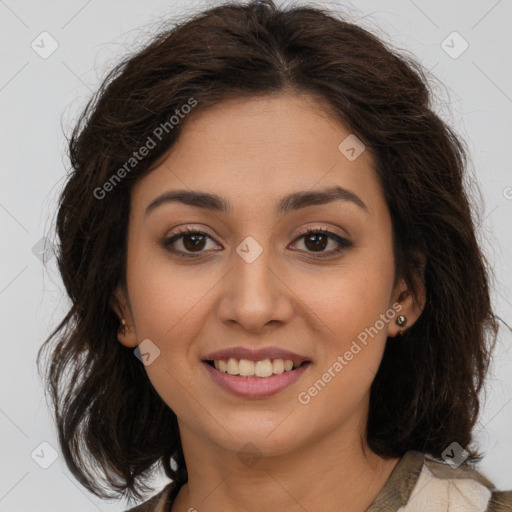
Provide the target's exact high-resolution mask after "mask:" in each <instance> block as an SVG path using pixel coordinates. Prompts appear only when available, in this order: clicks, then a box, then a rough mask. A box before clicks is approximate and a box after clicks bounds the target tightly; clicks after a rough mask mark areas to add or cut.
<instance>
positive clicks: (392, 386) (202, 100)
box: [45, 1, 512, 512]
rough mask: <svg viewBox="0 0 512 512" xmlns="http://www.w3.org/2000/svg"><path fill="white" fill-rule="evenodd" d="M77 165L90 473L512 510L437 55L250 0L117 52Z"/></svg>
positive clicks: (68, 355) (66, 341)
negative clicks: (482, 409) (493, 477)
mask: <svg viewBox="0 0 512 512" xmlns="http://www.w3.org/2000/svg"><path fill="white" fill-rule="evenodd" d="M70 157H71V162H72V167H73V171H72V173H71V175H70V176H69V178H68V180H67V183H66V187H65V189H64V191H63V193H62V196H61V201H60V207H59V214H58V219H57V230H58V235H59V237H60V241H61V247H60V253H59V256H58V262H59V269H60V272H61V274H62V278H63V281H64V284H65V286H66V290H67V292H68V294H69V296H70V298H71V300H72V303H73V306H72V308H71V310H70V311H69V313H68V314H67V316H66V317H65V319H64V320H63V321H62V323H61V324H60V325H59V326H58V327H57V329H56V330H55V331H54V332H53V333H52V335H51V337H50V338H49V340H48V341H47V343H46V344H45V346H46V348H48V349H49V348H50V346H51V345H50V344H49V343H50V341H51V339H53V338H55V339H56V346H54V347H51V349H52V352H51V361H50V365H49V366H48V368H47V372H48V374H47V375H48V385H49V389H50V392H51V395H52V398H53V401H54V406H55V415H56V419H57V426H58V433H59V441H60V444H61V448H62V451H63V455H64V457H65V460H66V462H67V464H68V466H69V468H70V469H71V471H72V472H73V473H74V475H75V476H76V478H77V479H78V480H79V481H80V482H81V483H82V484H83V485H84V486H85V487H86V488H87V489H89V490H90V491H91V492H93V493H95V494H96V495H98V496H100V497H104V498H109V497H117V496H120V495H123V494H124V495H126V496H127V497H128V498H138V499H140V498H141V497H142V494H141V493H142V492H146V491H148V490H151V488H150V487H149V486H148V482H149V477H150V476H151V475H152V472H153V471H154V470H155V469H156V468H157V467H158V465H160V464H161V465H162V467H163V469H164V470H165V473H166V475H167V476H168V477H169V478H170V479H171V480H172V482H171V483H170V484H169V485H168V486H167V487H166V488H165V489H164V490H162V491H161V492H160V493H157V494H156V495H155V496H154V497H153V498H152V499H151V500H149V501H147V502H145V503H144V504H142V505H140V506H138V507H136V508H135V509H133V510H134V511H135V510H136V511H164V510H165V511H168V510H172V511H173V512H176V511H185V510H188V511H193V510H197V511H199V512H207V511H218V510H223V511H231V510H238V511H239V510H246V511H253V510H254V511H256V510H258V511H260V510H287V511H295V510H297V511H299V510H301V511H303V510H309V511H313V510H315V511H316V510H322V511H324V512H330V511H339V510H343V511H345V512H356V511H364V510H366V511H397V510H400V511H407V512H410V511H413V510H415V511H416V510H421V511H422V512H425V511H441V510H443V511H444V510H472V511H484V510H489V511H496V510H512V492H502V491H501V492H500V491H498V490H496V489H495V488H494V487H493V486H492V484H491V483H490V482H489V481H488V480H486V479H485V477H483V476H482V475H480V474H479V473H478V472H477V471H476V470H475V469H474V467H473V466H474V463H476V462H477V461H479V460H480V459H481V458H482V455H481V454H480V453H479V452H478V451H477V448H476V447H475V446H473V443H472V440H473V439H472V429H473V426H474V424H475V421H476V418H477V415H478V410H479V400H478V393H479V391H480V390H481V388H482V385H483V382H484V378H485V375H486V371H487V367H488V364H489V360H490V355H491V350H492V347H493V344H494V341H495V339H496V333H497V322H496V319H495V316H494V314H493V312H492V309H491V305H490V300H489V289H488V269H487V268H486V266H485V262H484V259H483V256H482V253H481V252H480V249H479V247H478V244H477V242H476V238H475V227H474V224H473V222H472V219H471V209H470V204H469V199H468V196H467V193H466V191H465V190H464V187H463V185H462V182H463V178H464V173H465V164H466V154H465V149H464V145H463V143H462V142H461V141H460V140H459V139H458V138H457V135H456V134H455V133H454V132H453V131H452V130H451V129H450V128H449V127H448V126H447V125H445V124H444V123H443V122H442V121H441V120H440V119H439V117H438V116H437V115H436V114H435V113H434V112H433V111H432V110H431V108H430V93H429V89H428V86H427V83H426V79H425V77H424V75H423V71H422V68H421V67H420V66H419V65H418V64H417V63H415V62H414V61H413V60H411V59H408V58H405V57H403V56H399V55H398V54H396V53H394V52H393V51H391V50H390V49H388V48H386V47H385V46H384V44H383V43H382V42H381V41H379V40H378V39H377V38H376V37H375V36H373V35H371V34H369V33H368V32H367V31H365V30H363V29H362V28H359V27H357V26H355V25H353V24H350V23H348V22H345V21H342V20H341V19H339V18H338V17H336V15H334V14H332V13H328V12H323V11H321V10H318V9H315V8H307V7H300V8H290V9H288V10H281V9H278V8H276V6H275V5H274V4H273V3H272V2H271V1H264V2H252V3H250V4H248V5H242V4H226V5H223V6H220V7H216V8H214V9H211V10H208V11H206V12H204V13H202V14H200V15H198V16H196V17H194V18H193V19H190V20H189V21H187V22H186V23H183V24H182V25H180V26H177V27H175V28H173V29H171V30H169V31H167V32H163V33H162V34H160V35H158V36H157V37H155V39H154V41H152V42H151V43H150V44H149V45H148V46H147V47H145V48H144V49H143V50H141V51H139V52H138V53H137V54H135V55H133V56H131V57H129V58H127V59H126V61H125V62H123V63H122V64H120V65H119V66H118V67H117V68H116V69H114V70H113V71H112V72H111V74H110V75H109V77H108V78H107V79H106V80H105V82H104V84H103V86H102V87H101V89H100V90H99V92H98V94H97V96H96V97H95V98H94V99H93V100H92V101H91V102H90V104H89V105H88V107H87V109H86V111H85V112H84V113H83V115H82V117H81V119H80V122H79V123H78V125H77V127H76V129H75V131H74V133H73V135H72V137H71V141H70ZM58 333H60V334H58ZM319 475H321V478H315V476H319Z"/></svg>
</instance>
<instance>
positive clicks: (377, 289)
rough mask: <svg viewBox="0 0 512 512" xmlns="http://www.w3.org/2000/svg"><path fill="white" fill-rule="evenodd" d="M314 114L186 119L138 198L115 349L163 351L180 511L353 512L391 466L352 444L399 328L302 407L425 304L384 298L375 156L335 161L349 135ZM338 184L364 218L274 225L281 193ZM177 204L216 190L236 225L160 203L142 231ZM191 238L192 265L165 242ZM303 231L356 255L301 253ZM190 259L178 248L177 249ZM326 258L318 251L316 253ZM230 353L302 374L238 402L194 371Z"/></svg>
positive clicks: (332, 208)
mask: <svg viewBox="0 0 512 512" xmlns="http://www.w3.org/2000/svg"><path fill="white" fill-rule="evenodd" d="M323 106H325V105H323V104H322V103H321V102H320V101H319V100H318V99H314V98H313V97H310V96H305V95H302V96H297V95H290V94H285V93H280V94H274V95H271V96H265V97H255V98H251V99H243V100H242V99H240V100H230V101H226V102H223V103H222V104H219V105H217V106H215V107H213V108H211V109H208V110H205V111H198V112H195V113H194V114H193V115H192V114H191V115H190V117H189V118H188V119H187V121H186V122H187V124H186V125H185V126H184V130H183V132H182V135H181V136H180V139H179V141H178V142H177V143H176V144H175V145H174V147H173V148H172V150H171V151H170V152H169V154H168V155H167V158H166V159H165V160H164V161H162V162H161V163H160V164H159V165H158V166H157V167H156V168H155V169H154V170H153V171H152V172H150V173H149V174H148V175H147V176H145V177H144V178H142V179H141V180H140V181H139V182H137V184H136V185H135V186H134V188H133V190H132V195H131V210H130V217H129V230H128V255H127V290H126V291H124V290H123V289H121V288H118V289H117V290H116V292H115V293H116V296H117V298H118V299H119V303H120V306H119V307H117V309H116V311H117V312H118V314H119V317H120V318H124V319H125V320H126V324H127V329H126V332H125V333H122V332H121V333H120V334H119V342H120V343H122V344H123V345H125V346H127V347H136V346H137V345H138V344H139V343H140V342H142V340H145V339H147V338H149V339H150V340H151V341H152V342H153V343H154V344H155V345H156V346H157V347H158V348H159V350H160V355H159V356H158V357H157V358H156V359H155V360H154V361H153V362H152V363H151V364H150V365H148V366H146V367H145V369H146V371H147V374H148V376H149V378H150V380H151V382H152V384H153V386H154V387H155V389H156V390H157V392H158V393H159V395H160V396H161V397H162V399H163V400H164V401H165V403H166V404H168V405H169V407H170V408H171V409H172V410H173V411H174V412H175V413H176V415H177V417H178V422H179V427H180V434H181V439H182V443H183V449H184V454H185V458H186V463H187V468H188V472H189V482H188V484H186V485H184V486H183V487H182V489H181V491H180V493H179V495H178V498H177V500H176V502H175V504H174V506H173V508H172V510H173V512H176V511H187V510H189V509H190V508H194V509H196V510H197V511H198V512H213V511H218V510H223V511H226V512H230V511H235V510H236V511H240V510H244V511H262V510H265V511H266V510H287V511H290V512H292V511H304V510H309V511H312V510H322V511H324V512H331V511H333V512H334V511H339V510H343V511H345V512H356V511H363V510H365V509H366V507H368V506H369V505H370V504H371V502H372V501H373V500H374V498H375V497H376V496H377V495H378V493H379V492H380V490H381V489H382V487H383V486H384V484H385V482H386V481H387V479H388V478H389V475H390V474H391V472H392V470H393V469H394V468H395V466H396V464H397V462H398V459H396V458H393V459H384V458H381V457H380V456H377V455H376V454H375V453H373V452H372V451H371V450H369V448H368V447H367V446H366V445H365V443H364V441H361V439H362V438H364V435H363V434H364V429H365V423H366V419H367V415H368V403H369V390H370V386H371V383H372V381H373V379H374V376H375V373H376V372H377V369H378V367H379V364H380V361H381V358H382V354H383V350H384V347H385V344H386V341H387V337H390V338H392V337H395V336H397V335H398V334H399V331H400V327H399V326H398V325H397V324H396V323H395V321H394V320H392V321H389V322H387V323H385V326H384V328H382V329H381V330H380V331H379V332H378V334H377V335H375V336H374V337H373V338H370V341H369V342H368V344H367V346H365V347H364V348H363V349H362V350H361V351H360V352H359V353H358V354H357V355H356V356H354V358H353V359H352V360H351V361H350V362H348V364H347V365H346V366H345V367H344V368H343V370H342V371H341V372H339V373H337V374H336V377H334V378H332V379H331V381H330V382H329V383H328V384H327V385H326V386H325V387H324V388H323V389H322V390H321V392H319V393H318V394H317V395H316V396H315V397H313V398H312V399H311V401H310V402H309V403H308V404H307V405H303V404H301V403H299V401H298V399H297V396H298V394H299V393H300V392H302V391H307V390H308V388H309V387H310V386H312V384H313V383H314V382H315V381H317V380H318V379H320V378H321V376H322V374H323V373H324V372H326V371H327V369H328V368H329V367H332V365H333V363H334V362H335V361H336V360H337V357H338V356H339V355H343V354H344V353H345V352H346V351H347V350H348V349H349V348H350V345H351V343H352V341H353V340H355V339H356V338H357V336H358V334H360V333H361V332H362V331H364V329H365V328H366V327H369V326H373V325H374V324H375V322H376V321H377V320H378V319H379V315H381V314H383V313H385V312H386V311H388V310H390V309H391V308H392V305H393V304H395V303H397V302H399V303H400V305H401V306H402V309H401V311H400V314H404V315H406V317H407V327H410V326H411V325H412V324H413V323H414V321H415V320H416V319H417V317H418V316H419V314H420V313H421V303H422V301H420V304H416V303H415V301H414V300H413V298H412V295H411V294H410V290H409V289H408V287H407V285H406V284H405V282H404V281H402V280H397V282H396V283H395V279H394V276H395V274H394V257H393V250H392V235H391V233H392V231H391V228H392V226H391V219H390V214H389V210H388V207H387V205H386V202H385V199H384V195H383V192H382V189H381V187H380V184H379V181H378V178H377V174H376V173H375V171H374V160H373V158H372V155H371V154H370V152H369V151H368V150H366V151H364V152H363V153H362V154H361V155H360V156H359V157H358V158H357V159H356V160H354V161H349V160H348V159H347V158H346V157H345V156H344V155H343V154H342V153H341V152H340V151H339V150H338V146H339V144H340V143H341V142H342V141H343V140H344V139H345V138H346V137H347V136H348V135H349V134H350V131H349V130H347V129H346V127H344V126H342V125H341V124H339V123H338V122H336V121H335V120H334V119H333V118H332V117H330V116H329V115H328V114H327V113H326V111H325V110H324V109H322V107H323ZM333 185H339V186H342V187H344V188H346V189H348V190H350V191H352V192H354V193H355V194H357V196H359V198H361V200H362V201H364V203H365V204H366V206H367V210H365V209H363V208H361V207H359V206H358V205H356V204H354V203H352V202H349V201H334V202H331V203H329V204H324V205H315V206H308V207H306V208H304V209H301V210H298V211H294V212H291V213H288V214H286V215H276V214H275V212H274V207H275V204H276V203H277V201H278V200H279V199H280V198H281V197H283V196H284V195H286V194H289V193H291V192H295V191H298V190H312V189H314V190H317V189H323V188H327V187H330V186H333ZM171 189H198V190H201V191H207V192H213V193H217V194H219V195H221V196H223V197H225V198H226V200H228V201H229V202H231V203H232V205H233V211H232V212H231V213H229V214H224V213H219V212H211V211H207V210H202V209H200V208H197V207H194V206H189V205H184V204H182V203H167V204H164V205H162V206H160V207H158V208H156V209H155V210H154V211H152V212H151V213H150V214H149V215H147V216H145V215H144V211H145V209H146V207H147V206H148V204H149V203H150V202H151V201H152V200H153V199H154V198H155V197H157V196H158V195H159V194H161V193H162V192H164V191H167V190H171ZM187 226H188V227H190V228H195V229H198V230H200V231H203V232H205V233H206V234H207V235H208V236H209V237H211V239H210V238H207V239H206V243H205V245H203V246H201V248H200V249H199V251H201V250H202V251H203V252H202V253H200V254H201V256H200V257H198V258H196V259H192V258H180V257H179V256H177V255H173V254H172V253H170V252H168V251H167V250H166V248H165V247H164V246H163V245H162V242H163V240H164V239H165V238H169V237H170V236H171V235H172V234H175V232H176V228H178V227H187ZM308 227H313V228H327V229H329V231H331V232H333V233H334V234H337V235H339V236H342V237H344V238H348V239H349V240H350V241H351V242H352V243H353V246H352V247H349V248H346V249H344V250H342V251H341V252H339V253H332V255H331V256H329V257H326V258H318V257H315V255H316V254H318V252H315V249H314V247H313V246H312V244H309V245H308V244H307V243H306V241H305V239H304V238H299V237H300V235H301V234H302V233H303V232H304V230H305V229H306V228H308ZM247 236H252V237H253V238H254V239H255V240H256V241H257V242H258V243H259V245H260V246H261V248H262V249H263V252H262V254H261V255H260V256H259V257H258V258H257V259H256V260H255V261H254V262H252V263H250V264H249V263H247V262H246V261H245V260H244V259H242V258H241V257H240V256H239V255H238V254H237V252H236V248H237V247H238V246H239V244H241V242H242V241H243V240H244V239H245V238H246V237H247ZM191 246H192V244H190V243H188V244H187V245H184V240H183V239H181V240H178V241H176V242H175V243H174V248H175V249H176V250H181V251H182V252H187V248H188V249H189V253H190V247H191ZM337 247H338V244H337V243H336V242H335V241H334V240H331V239H329V241H328V245H327V246H326V247H325V249H323V251H324V252H329V251H332V250H334V249H336V248H337ZM294 249H295V250H294ZM192 250H193V248H192ZM391 311H392V309H391ZM395 318H396V317H395ZM389 342H390V343H392V342H393V340H390V341H389ZM238 345H242V346H245V347H266V346H271V345H276V346H279V347H282V348H284V349H288V350H292V351H294V352H297V353H298V354H301V355H304V356H306V357H307V358H308V359H310V360H311V361H312V364H311V365H310V367H309V368H308V370H307V371H306V372H305V373H304V374H303V375H302V377H301V378H300V379H299V380H298V381H297V382H296V383H294V384H293V385H292V386H291V387H289V388H287V389H285V390H283V391H281V392H279V393H277V394H274V395H272V396H270V397H266V398H242V397H237V396H235V395H232V394H230V393H229V392H227V391H224V390H223V389H221V388H219V387H218V385H217V384H216V383H214V382H213V380H212V379H211V377H210V375H209V374H208V372H207V371H205V368H204V366H203V363H201V359H202V358H204V356H205V355H206V354H208V353H209V352H211V351H213V350H218V349H222V348H226V347H234V346H238ZM247 443H252V445H254V446H255V447H256V448H254V450H255V451H256V452H257V458H256V459H257V460H255V461H253V463H250V464H249V463H246V462H244V461H242V460H241V459H240V458H239V457H238V455H239V453H240V451H241V450H242V449H243V447H244V446H245V445H246V444H247ZM312 468H314V470H313V469H312ZM319 477H320V478H319ZM312 482H314V485H312Z"/></svg>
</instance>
